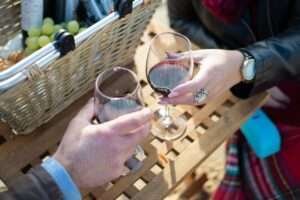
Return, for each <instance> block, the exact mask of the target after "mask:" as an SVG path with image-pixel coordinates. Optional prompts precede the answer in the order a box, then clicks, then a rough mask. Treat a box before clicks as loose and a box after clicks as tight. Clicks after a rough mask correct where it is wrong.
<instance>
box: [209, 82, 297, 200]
mask: <svg viewBox="0 0 300 200" xmlns="http://www.w3.org/2000/svg"><path fill="white" fill-rule="evenodd" d="M279 88H280V89H281V90H282V91H284V92H285V93H286V94H287V95H288V96H289V97H290V98H291V103H290V104H289V106H288V107H287V108H286V109H285V110H278V109H271V108H265V109H264V110H265V112H266V113H267V114H268V116H269V117H270V118H271V119H272V120H273V122H274V123H275V124H276V126H277V127H278V129H279V130H280V133H281V137H282V148H281V151H280V152H279V153H278V154H276V155H274V156H271V157H269V158H267V159H259V158H258V157H256V156H255V154H254V153H253V152H252V151H251V149H250V148H249V146H248V145H247V143H246V141H245V140H244V138H243V137H242V135H241V134H239V133H237V134H236V135H235V137H234V138H233V139H232V140H231V141H230V142H229V144H228V156H227V163H226V172H225V177H224V179H223V181H222V183H221V184H220V186H219V188H218V189H217V191H216V193H215V195H214V198H213V199H214V200H246V199H249V200H250V199H251V200H252V199H257V200H259V199H263V200H265V199H300V155H299V153H300V82H296V81H287V82H284V83H282V84H280V86H279ZM262 134H263V128H262ZM232 161H234V162H232Z"/></svg>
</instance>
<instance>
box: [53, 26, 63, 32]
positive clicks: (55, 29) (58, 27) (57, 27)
mask: <svg viewBox="0 0 300 200" xmlns="http://www.w3.org/2000/svg"><path fill="white" fill-rule="evenodd" d="M60 29H63V27H62V26H61V25H59V24H56V25H55V26H54V33H57V32H58V31H59V30H60Z"/></svg>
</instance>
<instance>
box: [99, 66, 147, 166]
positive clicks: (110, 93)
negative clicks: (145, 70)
mask: <svg viewBox="0 0 300 200" xmlns="http://www.w3.org/2000/svg"><path fill="white" fill-rule="evenodd" d="M143 107H144V104H143V99H142V92H141V86H140V84H139V81H138V78H137V76H136V75H135V73H134V72H132V71H131V70H129V69H126V68H122V67H114V68H111V69H108V70H105V71H104V72H102V73H101V74H100V75H99V76H98V78H97V80H96V84H95V112H96V116H97V119H98V121H99V122H100V123H104V122H108V121H111V120H114V119H116V118H118V117H120V116H122V115H125V114H127V113H132V112H136V111H138V110H141V109H142V108H143ZM133 126H134V124H133ZM144 157H145V155H144V151H143V149H142V148H141V147H140V146H137V147H136V152H135V154H134V156H133V157H132V158H131V159H129V160H128V161H127V162H126V166H127V167H128V168H129V169H130V170H132V171H135V170H137V169H139V168H140V167H141V166H142V162H141V161H140V160H139V159H137V158H144Z"/></svg>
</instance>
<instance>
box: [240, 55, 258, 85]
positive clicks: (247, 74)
mask: <svg viewBox="0 0 300 200" xmlns="http://www.w3.org/2000/svg"><path fill="white" fill-rule="evenodd" d="M242 74H243V78H244V79H245V80H246V81H252V80H253V79H254V77H255V60H254V59H247V60H245V62H244V65H243V69H242Z"/></svg>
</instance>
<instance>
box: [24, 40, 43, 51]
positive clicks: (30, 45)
mask: <svg viewBox="0 0 300 200" xmlns="http://www.w3.org/2000/svg"><path fill="white" fill-rule="evenodd" d="M25 43H26V44H27V48H28V49H30V50H33V51H35V50H37V49H39V47H40V46H39V43H38V37H28V38H27V39H26V42H25Z"/></svg>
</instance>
